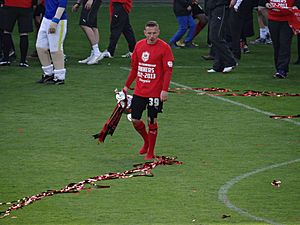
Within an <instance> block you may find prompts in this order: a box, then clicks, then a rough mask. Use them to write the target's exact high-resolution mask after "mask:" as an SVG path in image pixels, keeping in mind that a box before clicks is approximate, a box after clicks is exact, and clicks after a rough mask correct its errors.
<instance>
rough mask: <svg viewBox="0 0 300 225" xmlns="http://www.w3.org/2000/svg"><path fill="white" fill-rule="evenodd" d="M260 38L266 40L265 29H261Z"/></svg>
mask: <svg viewBox="0 0 300 225" xmlns="http://www.w3.org/2000/svg"><path fill="white" fill-rule="evenodd" d="M259 37H260V38H263V39H265V38H266V34H265V28H259Z"/></svg>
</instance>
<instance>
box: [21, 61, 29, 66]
mask: <svg viewBox="0 0 300 225" xmlns="http://www.w3.org/2000/svg"><path fill="white" fill-rule="evenodd" d="M19 67H29V64H28V63H27V62H20V64H19Z"/></svg>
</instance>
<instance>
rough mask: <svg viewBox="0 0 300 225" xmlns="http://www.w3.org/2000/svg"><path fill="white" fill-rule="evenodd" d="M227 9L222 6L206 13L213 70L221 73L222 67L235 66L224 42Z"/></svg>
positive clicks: (226, 26) (227, 31)
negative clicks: (213, 57) (212, 54)
mask: <svg viewBox="0 0 300 225" xmlns="http://www.w3.org/2000/svg"><path fill="white" fill-rule="evenodd" d="M228 16H229V9H228V7H226V6H225V5H224V6H217V7H216V8H214V9H212V10H210V11H209V12H208V21H209V34H208V35H209V41H210V42H211V44H212V51H213V52H214V53H215V61H214V65H213V69H214V70H216V71H222V70H223V69H224V67H229V66H235V65H236V61H235V59H234V56H233V54H232V52H231V50H230V49H229V46H228V43H227V41H226V35H227V34H229V32H230V31H229V29H228V22H227V20H228Z"/></svg>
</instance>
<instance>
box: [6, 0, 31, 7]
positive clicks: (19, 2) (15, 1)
mask: <svg viewBox="0 0 300 225" xmlns="http://www.w3.org/2000/svg"><path fill="white" fill-rule="evenodd" d="M4 5H5V6H10V7H19V8H31V7H32V0H5V1H4Z"/></svg>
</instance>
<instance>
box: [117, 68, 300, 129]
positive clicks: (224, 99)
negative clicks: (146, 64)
mask: <svg viewBox="0 0 300 225" xmlns="http://www.w3.org/2000/svg"><path fill="white" fill-rule="evenodd" d="M120 69H122V70H127V71H130V68H128V67H120ZM171 84H173V85H175V86H177V87H183V88H186V89H189V90H192V91H194V92H196V93H201V94H205V95H207V96H209V97H212V98H215V99H218V100H221V101H223V102H228V103H231V104H233V105H237V106H240V107H242V108H246V109H248V110H251V111H255V112H258V113H261V114H264V115H267V116H275V115H276V114H274V113H272V112H267V111H264V110H261V109H258V108H255V107H252V106H249V105H246V104H243V103H240V102H236V101H232V100H230V99H228V98H223V97H220V96H215V95H212V94H209V93H207V92H204V91H201V90H193V89H192V87H189V86H186V85H183V84H179V83H176V82H173V81H171ZM280 120H282V121H286V122H289V123H293V124H295V125H297V126H300V122H297V121H294V120H291V119H286V118H284V119H280Z"/></svg>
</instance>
